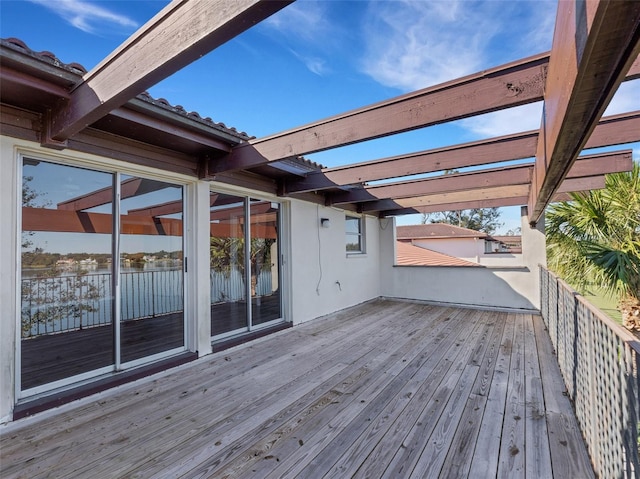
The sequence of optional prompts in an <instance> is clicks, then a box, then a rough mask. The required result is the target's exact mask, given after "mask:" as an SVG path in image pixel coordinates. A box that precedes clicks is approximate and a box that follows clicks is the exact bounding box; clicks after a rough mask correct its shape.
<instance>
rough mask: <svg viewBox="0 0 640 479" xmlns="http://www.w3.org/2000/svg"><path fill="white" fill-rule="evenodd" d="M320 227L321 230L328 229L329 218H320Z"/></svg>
mask: <svg viewBox="0 0 640 479" xmlns="http://www.w3.org/2000/svg"><path fill="white" fill-rule="evenodd" d="M320 226H321V227H323V228H328V227H329V226H330V223H329V218H320Z"/></svg>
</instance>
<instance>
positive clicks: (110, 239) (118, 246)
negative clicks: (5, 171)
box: [19, 159, 185, 394]
mask: <svg viewBox="0 0 640 479" xmlns="http://www.w3.org/2000/svg"><path fill="white" fill-rule="evenodd" d="M182 196H183V188H182V186H180V185H175V184H170V183H166V182H162V181H156V180H149V179H144V178H135V177H129V176H125V175H119V174H117V173H112V172H103V171H96V170H91V169H85V168H79V167H75V166H66V165H60V164H55V163H51V162H47V161H42V160H37V159H24V161H23V182H22V235H21V246H22V254H21V269H22V277H21V318H20V323H21V324H20V327H21V329H20V330H21V341H20V361H21V365H20V378H19V380H20V385H21V390H22V391H27V390H28V391H30V392H33V393H34V394H35V393H38V392H40V391H45V390H47V389H51V388H53V387H58V386H64V385H66V384H70V383H72V382H75V381H78V380H82V379H86V378H90V377H94V376H97V375H100V374H104V373H108V372H112V371H115V370H119V369H122V368H125V367H127V366H128V365H134V364H139V363H140V362H144V361H145V360H149V359H153V358H154V357H155V356H158V355H162V354H163V353H167V352H169V351H173V350H180V349H184V344H185V343H184V319H183V317H184V315H183V310H184V305H183V282H184V281H183V264H182V262H183V241H182V237H183V218H182V210H183V197H182ZM118 198H120V201H119V202H118V201H117V199H118Z"/></svg>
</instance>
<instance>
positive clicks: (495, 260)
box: [478, 253, 524, 267]
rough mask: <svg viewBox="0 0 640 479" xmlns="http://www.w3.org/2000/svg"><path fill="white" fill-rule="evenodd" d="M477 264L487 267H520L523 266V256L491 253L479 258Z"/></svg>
mask: <svg viewBox="0 0 640 479" xmlns="http://www.w3.org/2000/svg"><path fill="white" fill-rule="evenodd" d="M478 262H479V263H480V264H481V265H483V266H489V267H512V266H513V267H522V266H524V256H523V255H522V254H512V253H491V254H485V255H482V256H480V261H478Z"/></svg>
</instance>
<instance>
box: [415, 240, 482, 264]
mask: <svg viewBox="0 0 640 479" xmlns="http://www.w3.org/2000/svg"><path fill="white" fill-rule="evenodd" d="M413 244H414V245H416V246H420V247H421V248H427V249H430V250H432V251H437V252H438V253H443V254H448V255H450V256H455V257H456V258H462V259H466V260H467V261H473V262H474V263H477V262H479V261H480V257H481V256H483V255H484V239H482V238H433V239H425V240H420V239H416V240H414V241H413Z"/></svg>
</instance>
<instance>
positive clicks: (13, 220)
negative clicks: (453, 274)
mask: <svg viewBox="0 0 640 479" xmlns="http://www.w3.org/2000/svg"><path fill="white" fill-rule="evenodd" d="M0 140H1V143H0V158H2V160H1V161H2V163H1V168H2V174H1V175H0V221H2V223H1V224H2V225H3V228H0V277H1V278H2V288H0V305H1V307H0V314H1V316H0V422H7V421H10V420H11V414H12V411H13V406H14V404H15V402H16V398H17V397H18V391H16V385H15V377H16V370H17V369H19V367H20V364H19V357H18V356H17V355H16V343H17V341H20V331H19V328H18V319H17V318H18V317H19V309H20V308H19V294H18V293H19V292H18V291H17V286H16V285H17V284H18V283H19V275H20V273H19V267H20V261H19V255H20V251H19V246H20V245H19V244H18V243H19V232H20V230H21V227H20V216H19V212H20V205H19V201H20V200H19V197H20V196H19V195H20V188H21V186H20V185H21V171H20V168H19V161H18V153H17V152H18V150H20V151H24V152H31V153H32V154H34V155H38V156H42V157H43V158H51V159H58V160H62V161H63V162H65V160H67V161H71V162H72V163H73V162H74V161H75V162H76V163H77V162H79V161H80V162H82V163H85V162H87V163H88V164H92V165H94V166H96V167H100V166H101V165H108V166H109V167H110V168H122V169H123V170H126V171H128V172H135V171H139V172H140V173H144V174H152V173H153V171H154V170H152V169H150V168H145V167H141V166H136V165H131V164H128V163H124V162H119V161H117V160H112V159H108V158H102V157H99V156H95V155H89V154H85V153H78V152H74V151H71V150H65V151H63V152H56V151H53V150H49V149H43V148H41V147H40V145H39V144H38V143H34V142H30V141H26V140H19V139H14V138H9V137H5V136H3V137H0ZM156 173H158V174H160V173H161V172H160V171H157V170H156ZM168 178H173V179H175V180H176V181H178V182H182V183H184V184H185V185H186V191H187V193H186V195H185V201H186V210H185V215H186V219H187V222H186V228H187V231H186V236H185V248H186V250H185V251H186V254H187V257H188V258H190V259H191V260H190V261H189V270H188V274H187V275H186V276H185V280H186V288H185V301H186V302H187V304H188V305H189V306H188V307H187V308H185V314H186V317H185V320H186V321H185V325H186V328H187V329H186V336H187V347H188V349H189V350H191V351H197V352H198V354H199V355H200V356H203V355H206V354H209V353H211V329H210V327H211V323H210V318H209V313H210V295H209V293H210V288H209V264H210V260H209V247H210V240H209V235H210V229H209V216H210V209H209V192H210V188H213V189H215V190H216V191H227V192H230V193H237V194H240V195H250V196H253V197H259V198H263V199H267V200H268V199H272V200H274V201H276V200H277V201H282V198H277V197H276V196H274V195H269V194H266V193H264V192H259V193H258V192H254V191H251V190H248V189H246V188H240V187H230V186H229V185H225V184H217V183H215V182H213V183H209V182H206V181H198V180H197V179H195V178H192V177H186V176H184V175H179V174H169V175H168ZM282 204H283V208H282V214H283V232H282V235H283V237H282V238H281V243H282V244H281V253H282V255H283V259H284V264H283V268H282V271H281V275H282V279H283V281H284V284H285V290H286V287H287V285H288V286H289V288H290V294H286V292H285V295H284V298H283V299H284V311H285V319H287V320H290V321H293V322H294V323H301V322H304V321H308V320H311V319H313V318H316V317H319V316H323V315H326V314H329V313H332V312H334V311H337V310H340V309H343V308H346V307H349V306H352V305H355V304H358V303H361V302H364V301H367V300H370V299H373V298H377V297H378V296H380V279H379V278H380V274H379V264H378V260H379V239H380V235H379V228H380V227H379V222H378V220H377V218H373V217H367V216H363V223H364V242H365V253H363V254H349V255H348V254H346V250H345V212H344V211H342V210H339V209H337V208H327V207H324V206H319V205H316V204H313V203H308V202H304V201H299V200H291V201H290V202H289V201H287V200H285V201H283V202H282ZM320 218H329V220H330V227H329V228H321V227H320ZM193 258H197V261H194V260H193Z"/></svg>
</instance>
